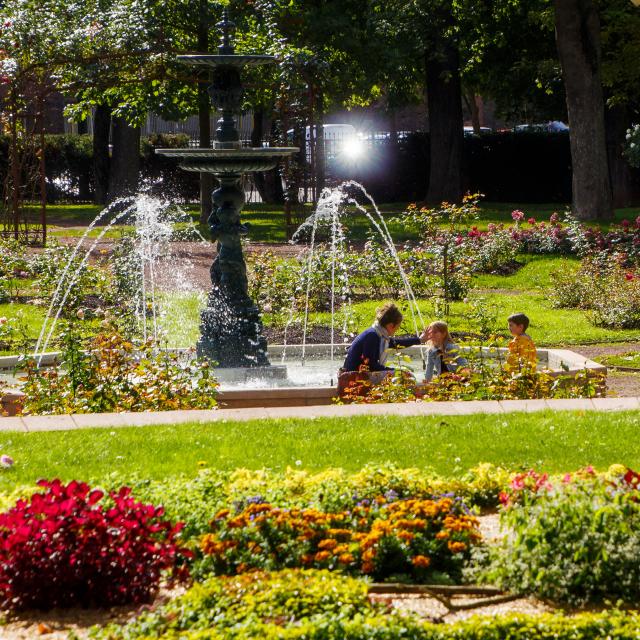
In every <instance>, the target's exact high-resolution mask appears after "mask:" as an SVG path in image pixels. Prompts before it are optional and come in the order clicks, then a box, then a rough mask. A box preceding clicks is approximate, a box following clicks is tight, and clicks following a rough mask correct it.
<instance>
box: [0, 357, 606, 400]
mask: <svg viewBox="0 0 640 640" xmlns="http://www.w3.org/2000/svg"><path fill="white" fill-rule="evenodd" d="M346 346H347V345H344V344H339V345H336V344H334V345H333V350H334V353H335V355H336V359H335V366H336V369H337V368H338V367H339V366H340V363H341V361H342V354H343V352H344V350H345V349H346ZM302 349H303V346H302V345H287V346H284V345H270V346H269V347H268V355H269V357H270V358H271V359H273V360H274V361H276V362H280V360H281V359H282V355H283V352H286V356H287V360H286V361H285V362H288V363H290V364H292V363H296V364H297V363H299V362H300V357H301V354H302ZM304 349H305V356H306V357H307V358H309V359H310V360H311V359H313V358H314V357H316V358H319V357H323V356H325V357H326V356H327V355H329V354H330V353H331V345H330V344H308V345H305V346H304ZM422 349H423V350H424V347H423V348H422ZM463 350H464V347H463ZM174 351H177V352H180V353H188V352H190V350H189V349H176V350H174ZM420 351H421V348H420V347H409V348H408V349H405V350H404V353H406V354H407V355H409V356H413V358H415V359H418V358H419V357H420ZM496 351H497V352H498V353H500V354H501V355H505V354H506V352H507V349H504V348H500V349H495V350H494V352H496ZM59 356H60V354H59V353H57V352H51V353H46V354H43V358H42V364H43V365H44V366H46V365H51V364H53V363H54V362H55V361H56V359H57V358H59ZM19 358H20V356H3V357H0V371H3V370H4V371H11V370H13V369H15V367H16V366H17V365H18V364H19ZM538 361H539V364H540V365H541V367H542V368H544V369H546V370H548V371H549V374H550V375H551V376H554V377H574V376H575V375H576V374H578V373H579V372H581V371H584V370H585V369H586V370H587V373H588V374H589V375H604V376H606V374H607V367H605V366H604V365H602V364H599V363H597V362H594V361H593V360H590V359H588V358H585V357H584V356H581V355H580V354H578V353H575V352H574V351H571V350H568V349H544V348H540V349H538ZM285 366H286V365H281V366H276V367H273V369H274V370H276V369H277V370H278V376H277V377H279V378H282V376H283V375H286V371H285V370H284V369H285ZM238 371H239V372H241V373H242V374H244V372H245V370H244V369H241V368H239V369H238ZM227 372H228V370H227ZM335 395H336V387H335V386H333V385H330V384H326V385H318V386H280V387H272V388H241V389H221V390H220V392H219V394H218V401H219V402H220V405H221V406H224V407H226V408H232V409H240V408H258V407H305V406H319V405H329V404H332V402H333V398H334V397H335ZM20 397H21V393H20V392H19V391H16V390H7V391H6V392H5V393H4V394H3V395H2V396H1V398H2V404H3V406H4V407H5V409H6V408H7V407H9V408H10V407H11V406H14V405H15V404H16V403H17V402H19V401H20ZM467 402H469V401H466V400H461V401H456V403H457V404H465V403H467ZM9 412H10V411H9Z"/></svg>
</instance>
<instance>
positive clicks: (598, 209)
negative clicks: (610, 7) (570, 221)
mask: <svg viewBox="0 0 640 640" xmlns="http://www.w3.org/2000/svg"><path fill="white" fill-rule="evenodd" d="M554 6H555V21H556V44H557V47H558V55H559V58H560V65H561V67H562V75H563V79H564V86H565V91H566V96H567V111H568V113H569V139H570V141H571V164H572V170H573V204H572V208H573V212H574V214H575V215H576V216H577V217H578V218H580V219H581V220H607V219H610V218H612V217H613V206H612V201H611V182H610V180H609V169H608V165H607V144H606V137H605V125H604V98H603V95H602V82H601V78H600V59H601V53H600V19H599V17H598V11H597V8H596V6H595V4H594V2H593V0H554Z"/></svg>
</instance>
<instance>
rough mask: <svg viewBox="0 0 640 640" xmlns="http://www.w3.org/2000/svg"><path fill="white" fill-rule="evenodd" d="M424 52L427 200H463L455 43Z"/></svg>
mask: <svg viewBox="0 0 640 640" xmlns="http://www.w3.org/2000/svg"><path fill="white" fill-rule="evenodd" d="M430 53H431V52H429V51H427V52H426V76H427V107H428V110H429V137H430V154H429V155H430V169H429V190H428V192H427V201H428V202H429V203H431V204H440V203H441V202H444V201H447V202H460V201H461V200H462V195H463V190H462V152H463V145H464V130H463V121H462V89H461V86H460V56H459V53H458V49H457V47H456V46H455V44H453V43H451V42H449V43H446V44H445V47H444V51H443V53H442V55H441V56H438V57H435V56H431V55H430Z"/></svg>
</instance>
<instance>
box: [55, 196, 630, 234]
mask: <svg viewBox="0 0 640 640" xmlns="http://www.w3.org/2000/svg"><path fill="white" fill-rule="evenodd" d="M405 206H406V203H383V204H380V205H379V209H380V210H381V211H382V213H383V214H384V216H385V218H386V219H387V221H389V219H390V218H393V217H394V216H397V215H398V214H399V213H400V212H402V211H403V210H404V208H405ZM567 206H568V205H566V204H562V203H555V204H554V203H542V204H527V203H511V202H499V203H496V202H483V203H481V205H480V209H481V213H480V217H479V219H478V221H477V226H478V228H480V229H486V228H487V226H488V225H489V224H490V223H494V224H500V223H508V224H511V223H513V220H512V219H511V212H512V211H513V210H514V209H521V210H522V211H524V212H525V215H526V216H527V217H529V216H532V217H534V218H536V220H538V221H542V220H548V219H549V217H550V216H551V214H552V213H554V212H560V213H561V212H563V211H565V210H566V209H567ZM308 208H309V213H311V212H312V209H311V205H309V207H308ZM184 209H185V210H186V211H188V212H189V213H190V214H191V215H192V216H193V218H194V220H195V221H197V219H198V217H199V206H198V205H186V206H185V207H184ZM101 210H102V207H101V206H99V205H50V206H49V207H47V215H48V220H49V224H50V225H52V226H54V227H69V226H72V227H83V226H88V225H89V223H90V222H91V221H92V220H93V219H94V218H95V217H96V216H97V215H98V213H99V212H100V211H101ZM639 214H640V209H639V208H637V207H630V208H626V209H618V210H617V211H616V221H618V222H619V221H621V220H623V219H624V218H627V219H629V220H634V219H635V218H636V217H637V216H638V215H639ZM242 218H243V221H244V222H247V223H249V225H250V232H249V237H250V238H251V240H253V241H255V242H270V243H274V242H286V240H287V237H286V231H285V225H284V212H283V208H282V206H281V205H270V204H262V203H248V204H247V205H245V208H244V212H243V214H242ZM345 222H346V225H347V227H348V228H349V237H350V238H351V239H352V240H353V241H363V240H365V239H366V238H367V233H368V232H369V230H370V228H371V225H370V223H369V222H368V221H367V219H366V217H365V216H363V215H361V214H357V213H356V212H355V210H353V213H352V214H351V213H350V214H349V215H348V216H347V218H346V220H345ZM600 226H601V227H602V228H603V229H607V228H608V227H609V226H610V225H609V224H608V223H605V224H601V225H600ZM131 230H132V227H130V226H128V225H116V227H115V228H114V229H111V230H109V231H108V232H106V234H105V237H107V238H118V237H120V235H121V234H122V232H126V231H131ZM389 230H390V231H391V234H392V236H393V238H394V239H395V241H396V242H404V241H405V240H413V239H415V237H416V236H415V234H414V233H412V232H408V231H406V230H405V229H403V228H402V226H401V225H399V224H396V223H393V222H391V223H389ZM201 231H203V232H206V227H205V226H203V227H202V228H201ZM82 233H83V230H82V229H73V228H72V229H63V228H57V229H52V230H51V235H52V236H54V237H60V236H68V237H79V236H80V235H82ZM99 233H100V229H99V228H96V229H95V230H93V231H92V232H91V233H90V237H96V236H97V235H98V234H99Z"/></svg>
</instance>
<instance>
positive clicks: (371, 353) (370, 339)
mask: <svg viewBox="0 0 640 640" xmlns="http://www.w3.org/2000/svg"><path fill="white" fill-rule="evenodd" d="M381 342H382V338H381V337H380V336H379V335H378V334H377V333H376V330H375V329H374V328H373V327H369V328H368V329H367V330H366V331H363V332H362V333H361V334H360V335H359V336H357V337H356V338H355V339H354V341H353V342H352V343H351V346H350V347H349V351H347V357H346V359H345V361H344V367H343V368H344V370H345V371H358V370H359V369H360V366H361V365H363V364H365V361H366V365H367V367H368V368H369V371H393V369H391V367H385V366H383V365H381V364H380V347H381ZM414 344H420V338H418V337H412V338H390V339H389V348H390V349H395V348H396V347H411V346H413V345H414Z"/></svg>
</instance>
